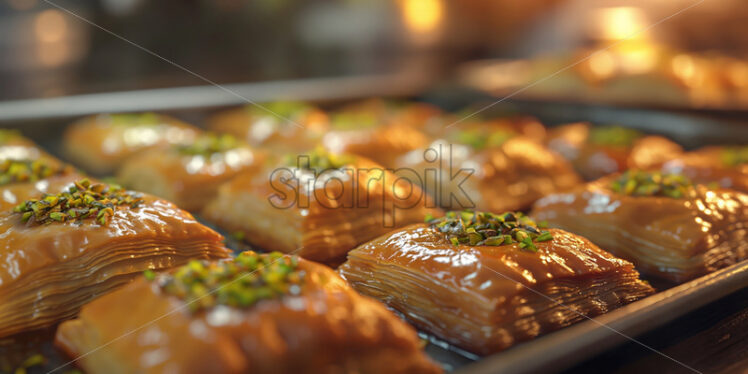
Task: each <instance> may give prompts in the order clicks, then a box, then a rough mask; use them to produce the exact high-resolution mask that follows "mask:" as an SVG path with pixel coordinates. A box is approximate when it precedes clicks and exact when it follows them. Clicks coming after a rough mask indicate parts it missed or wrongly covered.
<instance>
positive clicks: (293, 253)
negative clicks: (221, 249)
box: [47, 246, 304, 374]
mask: <svg viewBox="0 0 748 374" xmlns="http://www.w3.org/2000/svg"><path fill="white" fill-rule="evenodd" d="M303 248H304V247H303V246H301V247H299V248H296V249H294V250H293V251H291V252H289V253H286V254H284V256H283V257H280V258H278V259H277V260H275V261H273V262H271V263H270V265H273V264H275V263H276V262H278V261H280V260H282V259H284V258H285V257H286V256H293V255H295V254H296V253H297V252H299V251H300V250H302V249H303ZM258 270H260V269H259V268H258V269H255V270H253V271H250V272H249V273H246V274H243V275H242V276H240V277H237V278H235V279H233V280H232V281H230V282H227V283H225V284H223V285H221V286H220V287H216V288H215V289H214V290H212V291H210V292H208V293H206V294H205V295H202V296H200V297H198V298H195V299H192V300H190V301H189V302H186V303H184V304H181V305H180V306H179V307H177V308H174V309H172V310H171V311H169V312H168V313H166V314H163V315H161V316H159V317H157V318H155V319H153V320H151V321H149V322H147V323H144V324H142V325H140V326H138V327H137V328H135V329H132V330H130V331H128V332H126V333H124V334H122V335H120V336H118V337H116V338H114V339H112V340H110V341H108V342H106V343H104V344H102V345H100V346H98V347H96V348H94V349H92V350H90V351H88V352H86V353H84V354H82V355H79V356H78V357H76V358H74V359H72V360H70V361H68V362H66V363H64V364H62V365H60V366H58V367H56V368H54V369H52V370H50V371H48V372H47V374H51V373H54V372H56V371H58V370H60V369H63V368H65V367H66V366H69V365H72V364H74V363H76V362H78V361H79V360H81V359H82V358H84V357H86V356H88V355H91V354H93V353H95V352H97V351H99V350H100V349H102V348H106V347H108V346H110V345H112V344H114V343H115V342H117V341H119V340H122V339H124V338H126V337H128V336H130V335H132V334H134V333H136V332H138V331H140V330H142V329H144V328H146V327H148V326H151V325H153V324H154V323H156V322H158V321H160V320H162V319H164V318H166V317H168V316H170V315H172V314H174V313H177V312H181V311H183V310H185V309H186V308H189V306H190V305H192V304H193V303H195V302H198V301H200V300H201V299H202V298H204V297H207V296H210V295H213V294H214V293H216V292H218V291H219V290H221V289H223V288H224V287H226V286H229V285H232V284H234V283H235V282H238V281H240V280H242V279H244V278H246V277H248V276H250V275H252V274H254V273H255V272H257V271H258ZM125 287H126V286H125Z"/></svg>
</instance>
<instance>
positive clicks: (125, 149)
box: [63, 114, 200, 175]
mask: <svg viewBox="0 0 748 374" xmlns="http://www.w3.org/2000/svg"><path fill="white" fill-rule="evenodd" d="M142 115H148V116H149V117H148V118H147V119H148V121H147V122H145V123H137V119H136V120H122V119H118V117H117V116H129V114H126V115H122V114H99V115H96V116H90V117H86V118H83V119H80V120H78V121H77V122H75V123H73V124H72V125H70V126H68V127H67V129H66V130H65V135H64V138H63V147H64V151H65V154H66V155H67V157H68V158H69V159H70V161H72V162H73V163H74V164H76V165H79V166H80V167H82V168H83V169H84V170H86V171H89V172H92V173H95V174H99V175H104V174H112V173H114V172H115V171H117V170H118V169H119V167H120V166H121V165H122V163H123V162H124V161H125V160H126V159H128V158H129V157H130V156H133V155H136V154H138V153H140V152H142V151H144V150H146V149H150V148H154V147H156V148H158V147H165V146H168V145H170V144H187V143H189V142H191V141H193V140H194V139H195V137H196V136H197V135H198V133H199V132H200V130H199V129H197V128H196V127H194V126H192V125H188V124H186V123H184V122H182V121H179V120H177V119H175V118H172V117H169V116H165V115H160V114H158V115H157V114H142ZM132 116H137V114H134V115H132ZM134 118H137V117H134Z"/></svg>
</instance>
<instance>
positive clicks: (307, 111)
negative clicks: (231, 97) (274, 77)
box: [208, 101, 329, 154]
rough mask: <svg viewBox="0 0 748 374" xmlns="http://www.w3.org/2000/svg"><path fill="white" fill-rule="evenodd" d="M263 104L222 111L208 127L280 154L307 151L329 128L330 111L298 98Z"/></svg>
mask: <svg viewBox="0 0 748 374" xmlns="http://www.w3.org/2000/svg"><path fill="white" fill-rule="evenodd" d="M260 105H261V106H258V105H253V104H251V105H246V106H243V107H240V108H234V109H229V110H226V111H223V112H220V113H218V114H216V115H214V116H213V117H212V118H211V119H210V123H209V124H208V127H209V128H210V129H211V130H212V131H215V132H219V133H226V134H231V135H234V136H235V137H237V138H239V139H243V140H245V141H246V142H247V143H249V144H250V145H252V146H256V147H262V148H263V149H266V150H268V151H270V152H272V153H276V154H285V153H289V152H300V151H304V150H307V149H308V148H309V145H310V144H314V143H317V142H318V141H319V140H320V138H321V137H322V134H323V133H324V132H325V131H327V130H328V126H329V123H328V122H329V120H328V117H327V114H326V113H325V112H324V111H322V110H320V109H319V108H316V107H314V106H312V105H309V104H306V103H303V102H295V101H278V102H272V103H262V104H260Z"/></svg>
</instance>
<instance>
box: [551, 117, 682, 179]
mask: <svg viewBox="0 0 748 374" xmlns="http://www.w3.org/2000/svg"><path fill="white" fill-rule="evenodd" d="M592 129H593V126H592V125H591V124H589V123H585V122H579V123H572V124H567V125H563V126H559V127H556V128H554V129H552V130H551V131H550V132H549V136H548V146H549V147H550V148H551V149H553V150H554V151H556V152H558V153H559V154H561V155H562V156H564V157H565V158H566V159H568V160H569V161H571V163H572V164H573V165H574V168H575V169H576V170H577V172H579V174H581V175H582V176H583V177H584V178H585V179H587V180H594V179H597V178H600V177H603V176H605V175H607V174H610V173H615V172H619V171H623V170H626V169H629V168H639V169H646V168H650V167H653V166H656V165H659V164H661V163H662V162H665V161H667V160H670V159H672V158H674V157H677V156H679V155H681V154H682V152H683V149H682V148H681V147H680V146H679V145H678V144H676V143H674V142H672V141H670V140H668V139H666V138H664V137H661V136H653V135H649V136H644V135H638V136H636V137H635V138H634V139H631V142H630V143H626V142H624V143H620V144H604V143H595V142H593V141H591V132H592ZM611 140H613V141H620V139H618V140H617V139H615V137H614V139H611Z"/></svg>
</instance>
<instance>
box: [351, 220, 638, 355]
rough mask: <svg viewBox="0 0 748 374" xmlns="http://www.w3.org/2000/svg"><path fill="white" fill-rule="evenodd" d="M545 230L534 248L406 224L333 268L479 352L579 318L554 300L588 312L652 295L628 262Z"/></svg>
mask: <svg viewBox="0 0 748 374" xmlns="http://www.w3.org/2000/svg"><path fill="white" fill-rule="evenodd" d="M550 232H551V234H552V235H553V240H550V241H547V242H538V243H536V246H537V249H538V251H537V252H532V251H527V250H523V249H521V248H520V247H519V244H517V243H515V244H508V245H500V246H488V245H477V246H471V245H453V244H451V243H450V242H449V241H448V240H447V239H446V236H445V235H444V234H441V233H439V232H438V231H436V230H434V229H433V228H431V227H429V226H428V225H427V224H417V225H411V226H408V227H406V228H403V229H400V230H396V231H394V232H392V233H390V234H387V235H384V236H381V237H379V238H377V239H375V240H372V241H370V242H368V243H366V244H364V245H361V246H359V247H358V248H356V249H354V250H353V251H351V252H350V253H349V255H348V261H347V262H346V263H344V264H343V265H342V266H341V267H340V268H339V270H338V271H339V272H340V274H341V275H342V276H343V277H344V278H345V279H346V280H348V281H349V282H351V284H352V285H353V287H354V288H356V289H357V290H359V291H360V292H362V293H364V294H369V295H371V296H374V297H377V298H380V299H381V300H383V301H384V302H386V303H388V304H389V305H390V306H392V307H393V308H395V309H397V310H399V311H401V312H402V313H403V314H405V316H406V317H407V318H408V319H409V320H411V321H412V322H413V323H415V324H416V325H417V326H419V327H420V328H422V329H424V330H426V331H428V332H431V333H433V334H435V335H437V336H438V337H440V338H442V339H445V340H447V341H449V342H452V343H453V344H456V345H458V346H460V347H463V348H464V349H468V350H470V351H473V352H476V353H480V354H488V353H492V352H496V351H499V350H501V349H504V348H506V347H508V346H510V345H512V344H514V343H515V342H517V341H522V340H526V339H530V338H532V337H535V336H537V335H539V334H541V333H543V332H546V331H551V330H554V329H557V328H559V327H562V326H565V325H567V324H569V323H572V322H574V321H576V320H578V318H579V317H580V316H579V315H574V313H568V310H567V309H564V308H562V307H559V305H558V304H557V303H556V302H555V301H554V299H558V300H564V304H566V305H570V306H571V307H578V308H579V310H580V312H581V313H584V314H589V315H594V314H598V313H601V312H604V311H607V310H609V309H612V308H615V307H617V306H620V305H622V304H625V303H627V302H630V301H633V300H635V299H637V298H640V297H642V296H644V295H646V294H649V293H651V292H652V289H651V288H650V287H649V286H647V285H645V284H644V283H642V282H641V281H639V280H638V279H637V277H638V274H637V273H636V271H635V270H634V269H633V265H632V264H631V263H629V262H627V261H624V260H621V259H618V258H615V257H613V256H612V255H610V254H609V253H607V252H605V251H602V250H600V249H599V248H598V247H597V246H595V245H594V244H592V243H590V242H589V241H588V240H586V239H584V238H582V237H579V236H576V235H574V234H570V233H568V232H564V231H561V230H557V229H551V230H550ZM606 292H610V294H609V295H606ZM613 295H616V296H613ZM567 302H568V304H567ZM593 304H597V306H594V307H593V306H592V305H593ZM557 307H559V309H556V310H555V311H554V309H555V308H557ZM528 321H529V322H528Z"/></svg>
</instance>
